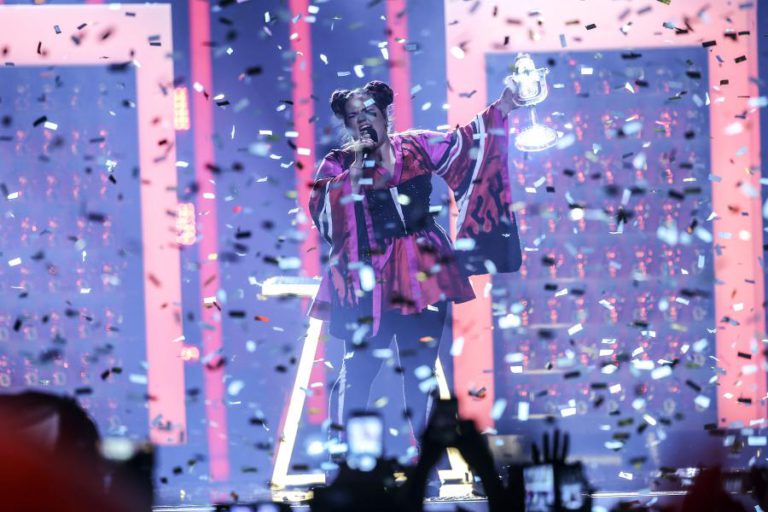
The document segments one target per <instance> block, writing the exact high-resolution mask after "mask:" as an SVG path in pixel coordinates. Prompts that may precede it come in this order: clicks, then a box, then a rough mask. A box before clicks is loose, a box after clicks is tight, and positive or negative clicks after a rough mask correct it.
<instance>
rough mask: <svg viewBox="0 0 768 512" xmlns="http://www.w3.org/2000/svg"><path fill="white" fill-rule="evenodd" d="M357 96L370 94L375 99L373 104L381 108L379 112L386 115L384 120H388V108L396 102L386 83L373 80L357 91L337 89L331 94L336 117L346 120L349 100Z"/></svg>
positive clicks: (332, 107) (332, 108)
mask: <svg viewBox="0 0 768 512" xmlns="http://www.w3.org/2000/svg"><path fill="white" fill-rule="evenodd" d="M355 94H368V95H370V96H371V98H372V99H373V102H374V103H375V104H376V106H377V107H379V110H381V112H382V113H383V114H384V118H385V119H388V118H389V116H388V115H387V107H389V106H390V105H391V104H392V100H394V97H395V95H394V93H393V92H392V88H391V87H390V86H389V85H387V84H386V83H384V82H382V81H380V80H371V81H370V82H368V83H367V84H365V85H364V86H362V87H358V88H356V89H336V90H335V91H333V93H332V94H331V110H333V113H334V115H335V116H336V117H338V118H339V119H341V120H342V121H343V120H344V116H345V114H346V111H345V110H344V109H345V107H346V105H347V101H349V98H351V97H352V96H354V95H355Z"/></svg>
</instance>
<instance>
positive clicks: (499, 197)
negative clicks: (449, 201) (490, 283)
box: [417, 100, 522, 275]
mask: <svg viewBox="0 0 768 512" xmlns="http://www.w3.org/2000/svg"><path fill="white" fill-rule="evenodd" d="M497 103H498V100H497V101H496V102H494V103H492V104H490V105H489V106H487V107H486V108H485V109H484V110H483V111H482V112H480V113H478V114H477V115H476V116H475V117H474V118H473V119H472V121H470V122H469V123H467V124H465V125H463V126H458V127H456V128H455V129H453V130H451V131H448V132H435V131H420V132H419V133H418V135H417V137H419V138H420V141H421V145H422V147H423V148H424V151H425V153H426V154H427V156H428V158H429V159H430V161H431V163H432V166H433V172H434V174H437V175H438V176H440V177H441V178H443V179H444V180H445V182H446V183H447V184H448V186H449V187H450V189H451V190H452V191H453V196H454V198H455V200H456V207H457V209H458V217H457V219H456V232H457V235H456V239H457V240H458V239H470V240H471V241H469V243H464V244H462V246H461V247H462V249H461V250H459V251H458V253H459V254H458V256H459V259H460V260H462V262H463V265H464V268H465V271H466V272H467V273H468V275H475V274H486V273H496V272H499V273H505V272H515V271H517V270H518V269H519V267H520V264H521V256H522V255H521V250H520V240H519V237H518V232H517V224H516V221H515V214H514V212H513V211H512V199H511V190H510V184H509V175H508V173H509V169H508V163H507V161H508V158H509V150H508V144H509V135H508V132H509V130H508V123H507V117H506V116H505V115H504V114H503V113H502V111H501V110H500V109H499V108H498V107H497Z"/></svg>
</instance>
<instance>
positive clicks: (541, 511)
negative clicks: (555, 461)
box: [523, 464, 555, 512]
mask: <svg viewBox="0 0 768 512" xmlns="http://www.w3.org/2000/svg"><path fill="white" fill-rule="evenodd" d="M523 482H524V485H525V512H553V511H554V510H555V471H554V468H553V467H552V465H551V464H539V465H533V466H527V467H525V468H523Z"/></svg>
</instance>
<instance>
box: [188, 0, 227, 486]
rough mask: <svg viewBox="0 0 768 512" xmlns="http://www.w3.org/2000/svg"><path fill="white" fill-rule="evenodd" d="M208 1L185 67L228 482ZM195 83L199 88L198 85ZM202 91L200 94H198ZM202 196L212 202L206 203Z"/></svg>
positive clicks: (215, 458) (201, 0)
mask: <svg viewBox="0 0 768 512" xmlns="http://www.w3.org/2000/svg"><path fill="white" fill-rule="evenodd" d="M210 9H211V7H210V4H209V2H208V1H207V0H189V30H190V65H191V76H192V83H193V86H194V87H193V92H192V102H191V106H192V129H193V130H194V134H193V137H194V141H195V179H196V181H197V184H198V186H199V189H198V192H197V212H198V216H199V219H200V229H199V232H200V233H201V236H200V241H199V242H198V247H199V258H200V276H199V279H200V296H201V297H202V298H203V305H202V310H201V319H202V323H203V325H204V326H206V327H205V328H204V329H203V330H202V336H203V359H204V360H206V358H211V359H209V360H208V362H207V363H206V364H205V366H204V367H203V372H204V377H203V381H204V383H205V418H206V422H207V427H208V456H209V460H210V463H209V468H210V476H211V479H212V480H214V481H220V480H226V479H227V478H229V448H228V444H227V443H228V440H227V409H226V407H225V405H224V379H223V374H224V365H220V364H218V362H219V359H220V356H219V355H218V353H219V352H220V350H221V348H222V336H221V314H220V309H219V305H218V303H217V302H216V294H217V292H218V290H219V282H220V281H219V264H218V226H217V222H218V220H217V214H216V199H215V197H216V185H215V183H213V182H212V181H213V175H212V174H211V172H210V171H209V170H208V165H209V164H212V163H213V161H214V148H213V107H212V105H211V97H212V96H213V93H212V90H213V68H212V64H211V48H210V45H209V43H210V40H211V19H210ZM198 84H199V85H198ZM200 87H202V92H201V91H198V90H197V89H200ZM207 194H212V195H210V196H209V197H212V198H214V199H206V198H205V196H206V195H207Z"/></svg>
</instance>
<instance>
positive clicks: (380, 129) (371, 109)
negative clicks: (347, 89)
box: [344, 94, 387, 146]
mask: <svg viewBox="0 0 768 512" xmlns="http://www.w3.org/2000/svg"><path fill="white" fill-rule="evenodd" d="M344 110H345V112H346V114H345V118H344V124H345V125H346V127H347V130H348V131H349V134H350V135H351V136H352V138H353V139H359V138H360V135H361V133H362V131H364V130H366V129H367V127H371V128H373V130H374V131H375V132H376V140H377V143H376V145H377V146H378V145H380V144H381V142H382V141H383V140H384V137H386V135H387V125H386V122H385V120H384V115H383V114H382V112H381V110H379V107H377V106H376V104H375V103H373V99H372V98H371V97H370V96H368V95H367V94H356V95H354V96H352V97H351V98H349V100H347V103H346V105H345V106H344Z"/></svg>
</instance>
